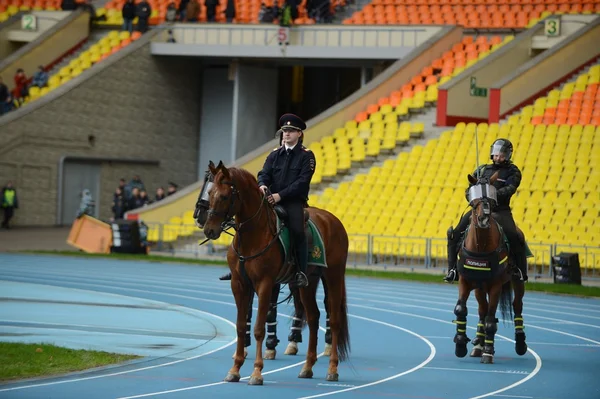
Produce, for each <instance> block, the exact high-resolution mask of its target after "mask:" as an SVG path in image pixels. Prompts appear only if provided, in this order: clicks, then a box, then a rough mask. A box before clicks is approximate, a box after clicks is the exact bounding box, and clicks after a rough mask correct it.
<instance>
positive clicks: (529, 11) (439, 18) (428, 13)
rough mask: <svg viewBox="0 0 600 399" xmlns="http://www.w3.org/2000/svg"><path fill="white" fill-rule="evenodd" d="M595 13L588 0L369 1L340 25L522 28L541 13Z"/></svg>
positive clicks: (595, 4)
mask: <svg viewBox="0 0 600 399" xmlns="http://www.w3.org/2000/svg"><path fill="white" fill-rule="evenodd" d="M545 12H546V13H550V12H552V13H575V14H579V13H598V12H600V2H597V1H590V0H572V1H569V0H535V1H533V0H527V1H518V0H515V1H507V0H489V1H476V0H464V1H463V0H456V1H449V0H448V1H447V0H433V1H427V2H425V1H417V0H373V1H371V3H369V4H368V5H366V6H365V7H364V8H363V9H362V10H360V11H357V12H355V13H354V14H353V15H352V16H351V17H350V18H346V19H345V20H344V21H343V23H344V24H354V25H362V24H367V25H370V24H379V25H385V24H399V25H430V24H435V25H451V24H459V25H463V26H465V27H468V28H524V27H526V26H527V25H528V24H529V23H530V21H532V20H538V19H539V18H541V17H542V16H543V14H544V13H545Z"/></svg>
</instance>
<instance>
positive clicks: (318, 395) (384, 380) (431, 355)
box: [298, 314, 436, 399]
mask: <svg viewBox="0 0 600 399" xmlns="http://www.w3.org/2000/svg"><path fill="white" fill-rule="evenodd" d="M348 316H351V317H354V318H357V319H361V320H366V321H369V322H371V323H377V324H381V325H384V326H387V327H391V328H395V329H397V330H401V331H404V332H405V333H408V334H411V335H414V336H415V337H417V338H419V339H420V340H421V341H423V342H425V343H426V344H427V345H428V346H429V349H430V352H429V356H428V357H427V359H425V360H424V361H423V362H422V363H420V364H419V365H417V366H415V367H413V368H412V369H410V370H406V371H403V372H402V373H399V374H396V375H393V376H391V377H387V378H384V379H381V380H377V381H373V382H369V383H368V384H363V385H358V386H356V387H351V388H345V389H340V390H339V391H332V392H325V393H320V394H316V395H311V396H302V397H301V398H298V399H311V398H320V397H323V396H329V395H337V394H338V393H343V392H348V391H354V390H357V389H361V388H366V387H370V386H373V385H378V384H382V383H384V382H387V381H391V380H393V379H396V378H399V377H402V376H403V375H407V374H410V373H412V372H415V371H417V370H419V369H421V368H423V367H425V366H426V365H427V364H428V363H429V362H431V361H432V360H433V358H434V357H435V354H436V350H435V346H434V345H433V344H432V343H431V341H429V340H428V339H427V338H425V337H423V336H422V335H419V334H417V333H416V332H414V331H411V330H407V329H406V328H402V327H399V326H397V325H394V324H390V323H386V322H385V321H380V320H375V319H370V318H368V317H363V316H358V315H353V314H349V315H348Z"/></svg>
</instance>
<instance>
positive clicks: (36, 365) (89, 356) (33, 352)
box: [0, 342, 139, 381]
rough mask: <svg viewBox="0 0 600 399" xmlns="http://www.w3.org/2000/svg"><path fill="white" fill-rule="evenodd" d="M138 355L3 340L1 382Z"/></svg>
mask: <svg viewBox="0 0 600 399" xmlns="http://www.w3.org/2000/svg"><path fill="white" fill-rule="evenodd" d="M137 358H139V356H134V355H119V354H114V353H107V352H98V351H86V350H73V349H67V348H62V347H58V346H54V345H48V344H23V343H12V342H0V381H11V380H17V379H24V378H33V377H42V376H44V377H47V376H52V375H59V374H65V373H70V372H74V371H81V370H87V369H90V368H94V367H100V366H107V365H111V364H117V363H123V362H126V361H129V360H132V359H137Z"/></svg>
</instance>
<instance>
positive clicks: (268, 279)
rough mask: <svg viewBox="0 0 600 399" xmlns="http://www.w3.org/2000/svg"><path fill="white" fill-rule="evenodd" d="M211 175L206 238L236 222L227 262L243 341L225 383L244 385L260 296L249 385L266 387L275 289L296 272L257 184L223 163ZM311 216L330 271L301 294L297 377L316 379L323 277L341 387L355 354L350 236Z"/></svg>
mask: <svg viewBox="0 0 600 399" xmlns="http://www.w3.org/2000/svg"><path fill="white" fill-rule="evenodd" d="M209 169H210V172H211V173H212V175H213V176H214V178H213V180H214V184H213V186H212V187H211V189H210V192H209V199H208V202H209V210H208V212H207V215H208V217H207V219H206V223H205V225H204V235H205V236H206V237H207V238H209V239H211V240H215V239H218V238H219V237H220V235H221V232H222V230H223V222H224V221H226V220H229V218H230V217H231V216H234V217H235V229H236V234H235V236H234V238H233V242H232V244H231V246H230V248H229V250H228V252H227V262H228V264H229V269H230V270H231V274H232V278H231V290H232V292H233V295H234V297H235V302H236V306H237V323H236V325H237V335H238V339H237V348H236V354H235V357H234V364H233V367H232V368H231V369H230V370H229V372H228V373H227V376H226V377H225V381H228V382H237V381H239V380H240V368H241V367H242V365H243V364H244V360H245V359H244V336H245V332H246V317H247V315H248V307H249V305H250V299H251V296H252V295H253V294H254V292H255V293H256V294H257V296H258V312H257V317H256V324H255V326H254V338H255V340H256V359H255V361H254V371H253V372H252V375H251V376H250V380H249V381H248V384H250V385H262V384H263V376H262V369H263V366H264V362H263V356H262V349H263V340H264V338H265V322H266V318H267V311H268V309H269V305H270V299H271V292H272V289H273V285H274V284H277V283H288V282H290V281H291V279H292V278H293V276H294V275H295V266H293V265H292V264H290V263H288V262H285V261H284V253H285V251H284V250H283V248H282V247H281V246H280V245H279V243H278V242H277V241H278V240H279V234H280V233H281V231H280V230H279V229H278V228H277V215H276V213H275V212H274V210H273V209H272V208H270V207H269V205H268V201H267V199H266V198H265V197H264V196H263V194H262V192H261V191H260V189H259V188H258V183H257V181H256V178H255V177H254V176H253V175H252V174H250V172H248V171H247V170H244V169H241V168H229V169H228V168H226V167H225V165H223V162H219V165H218V166H217V167H215V166H214V164H213V163H212V162H211V163H210V164H209ZM308 214H309V217H310V219H311V220H312V221H313V222H314V223H315V224H316V226H317V227H318V229H319V232H320V234H321V237H322V238H323V242H324V245H325V252H326V254H327V267H326V268H318V267H313V266H311V267H309V269H308V275H309V286H308V287H303V288H300V289H299V291H300V298H301V301H302V304H303V306H304V310H305V317H306V320H307V324H308V327H309V331H310V336H309V341H308V351H307V354H306V363H305V365H304V367H303V368H302V370H301V371H300V374H299V376H298V377H299V378H312V376H313V371H312V368H313V366H314V364H315V362H316V360H317V332H318V328H319V316H320V313H319V308H318V307H317V301H316V291H317V287H318V284H319V279H320V274H323V275H324V276H325V280H326V281H327V288H328V299H329V311H330V313H331V316H330V328H331V340H332V342H331V355H330V358H329V368H328V370H327V376H326V379H327V380H328V381H337V380H338V363H339V361H340V360H341V361H343V360H345V359H346V358H347V357H348V354H349V351H350V337H349V330H348V315H347V304H346V283H345V272H346V260H347V256H348V234H347V233H346V231H345V229H344V226H343V225H342V223H341V221H340V220H339V219H338V218H336V217H335V216H334V215H332V214H331V213H329V212H327V211H325V210H321V209H317V208H309V209H308ZM273 244H275V245H273Z"/></svg>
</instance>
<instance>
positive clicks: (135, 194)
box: [127, 187, 142, 211]
mask: <svg viewBox="0 0 600 399" xmlns="http://www.w3.org/2000/svg"><path fill="white" fill-rule="evenodd" d="M141 206H142V201H141V198H140V189H139V188H137V187H134V188H133V189H132V190H131V197H129V198H128V199H127V210H128V211H132V210H134V209H137V208H139V207H141Z"/></svg>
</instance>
